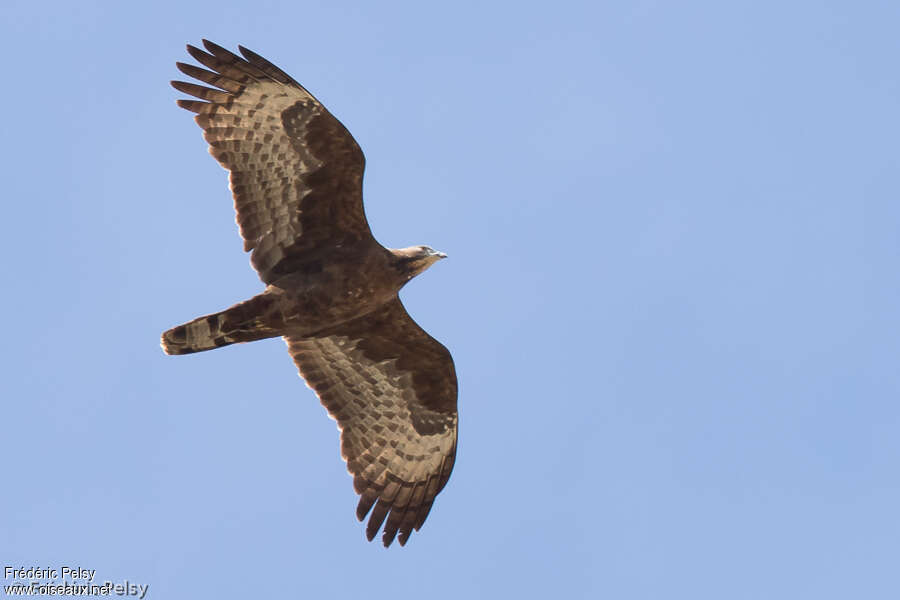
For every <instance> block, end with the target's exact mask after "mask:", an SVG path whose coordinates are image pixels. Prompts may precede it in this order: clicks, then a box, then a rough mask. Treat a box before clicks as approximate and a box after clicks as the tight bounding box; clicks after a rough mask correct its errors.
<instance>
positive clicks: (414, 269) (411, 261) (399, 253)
mask: <svg viewBox="0 0 900 600" xmlns="http://www.w3.org/2000/svg"><path fill="white" fill-rule="evenodd" d="M391 254H393V255H394V260H395V261H396V265H397V268H398V269H400V272H401V273H403V274H404V275H405V276H406V280H407V281H409V280H410V279H412V278H413V277H415V276H416V275H418V274H419V273H421V272H422V271H424V270H425V269H427V268H428V267H430V266H431V265H433V264H434V263H436V262H437V261H439V260H441V259H442V258H447V255H446V254H444V253H443V252H438V251H437V250H435V249H434V248H431V247H429V246H410V247H409V248H400V249H399V250H391Z"/></svg>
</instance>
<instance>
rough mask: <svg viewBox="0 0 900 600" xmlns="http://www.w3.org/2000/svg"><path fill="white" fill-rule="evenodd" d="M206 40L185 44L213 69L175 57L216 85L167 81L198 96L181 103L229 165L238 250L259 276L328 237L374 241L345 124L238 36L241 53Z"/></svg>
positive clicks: (329, 242) (284, 268) (298, 258)
mask: <svg viewBox="0 0 900 600" xmlns="http://www.w3.org/2000/svg"><path fill="white" fill-rule="evenodd" d="M203 45H204V46H205V47H206V50H207V51H208V52H204V51H203V50H200V49H199V48H195V47H194V46H188V47H187V49H188V52H189V53H190V55H191V56H193V57H194V58H195V59H196V60H197V61H198V62H200V63H201V64H203V65H204V66H206V67H209V68H210V69H212V70H211V71H208V70H206V69H201V68H199V67H195V66H193V65H188V64H184V63H177V66H178V68H179V69H180V70H181V71H182V72H183V73H185V74H186V75H189V76H191V77H193V78H195V79H198V80H200V81H202V82H204V83H207V84H209V85H211V86H214V87H205V86H201V85H196V84H194V83H186V82H184V81H173V82H172V86H173V87H175V89H177V90H179V91H181V92H184V93H186V94H189V95H191V96H195V97H197V98H200V99H201V100H202V101H200V100H179V101H178V105H179V106H181V107H182V108H185V109H187V110H190V111H192V112H195V113H197V117H196V121H197V124H198V125H200V127H201V128H203V132H204V137H205V138H206V141H207V142H209V146H210V148H209V151H210V154H212V155H213V156H214V157H215V158H216V160H218V161H219V163H221V165H222V166H223V167H225V168H226V169H228V170H229V171H231V191H232V193H233V194H234V207H235V210H236V211H237V218H236V220H237V223H238V227H239V228H240V232H241V236H242V237H243V238H244V250H245V251H250V250H252V251H253V253H252V254H251V257H250V262H251V263H252V264H253V267H254V268H255V269H256V270H257V272H258V273H259V276H260V278H261V279H262V280H263V281H264V282H265V283H272V282H273V281H275V280H276V279H278V278H279V277H281V276H283V275H285V274H287V273H290V272H292V271H293V270H294V268H295V267H296V265H297V264H298V262H302V261H303V260H304V259H306V258H308V257H309V255H310V252H314V251H316V250H317V249H321V248H323V247H325V246H334V245H339V244H350V243H353V242H356V241H359V240H370V241H371V242H372V243H377V242H375V240H374V238H373V237H372V233H371V231H370V230H369V225H368V223H367V221H366V215H365V212H364V211H363V204H362V178H363V169H364V168H365V158H364V157H363V153H362V150H360V148H359V145H358V144H357V143H356V141H355V140H354V139H353V136H351V135H350V132H349V131H347V129H346V128H345V127H344V126H343V125H341V123H340V121H338V120H337V119H335V118H334V117H333V116H332V115H331V113H329V112H328V110H326V109H325V107H324V106H322V104H320V103H319V101H318V100H316V99H315V98H314V97H313V96H312V94H310V93H309V92H307V91H306V90H305V89H304V88H303V87H302V86H301V85H300V84H299V83H297V82H296V81H294V80H293V79H291V77H289V76H288V75H287V74H286V73H285V72H284V71H282V70H281V69H279V68H278V67H276V66H275V65H273V64H272V63H270V62H269V61H267V60H266V59H264V58H262V57H261V56H259V55H257V54H255V53H254V52H252V51H250V50H247V49H246V48H244V47H242V46H239V48H240V52H241V54H243V58H242V57H240V56H237V55H236V54H233V53H232V52H229V51H228V50H226V49H225V48H222V47H221V46H218V45H216V44H213V43H212V42H208V41H206V40H204V41H203ZM214 88H218V89H214Z"/></svg>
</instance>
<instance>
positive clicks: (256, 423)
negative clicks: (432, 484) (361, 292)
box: [0, 1, 900, 600]
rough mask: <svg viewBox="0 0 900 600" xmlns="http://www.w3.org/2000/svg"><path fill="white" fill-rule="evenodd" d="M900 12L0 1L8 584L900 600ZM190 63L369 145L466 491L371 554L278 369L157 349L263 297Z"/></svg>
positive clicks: (344, 487) (306, 395) (335, 467)
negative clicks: (185, 73)
mask: <svg viewBox="0 0 900 600" xmlns="http://www.w3.org/2000/svg"><path fill="white" fill-rule="evenodd" d="M898 22H900V5H898V4H897V3H895V2H865V1H863V2H856V3H844V2H766V1H763V2H760V1H753V2H750V1H738V2H712V1H710V2H700V1H687V2H679V3H674V2H651V1H630V2H593V3H583V4H581V3H574V2H560V3H556V4H545V3H540V4H531V3H521V2H516V3H501V2H498V3H486V2H478V3H469V2H455V3H452V4H449V3H445V4H444V5H442V6H434V5H431V4H426V3H412V2H410V3H362V2H358V3H341V2H315V3H308V2H291V3H276V2H265V1H260V2H252V3H248V2H241V3H237V2H231V1H223V2H193V3H174V2H157V3H139V4H138V3H113V2H90V1H87V2H79V3H69V2H65V3H62V2H47V3H32V2H17V1H13V2H12V3H7V5H6V8H5V14H4V20H3V22H2V25H0V27H2V31H0V33H2V35H0V49H2V51H3V53H4V56H5V57H6V60H5V65H4V71H5V76H4V84H3V87H4V90H6V93H4V94H2V99H0V104H2V108H3V113H4V114H5V115H6V118H5V119H3V120H2V124H0V138H2V139H3V140H4V141H5V143H4V144H2V145H0V153H2V164H3V165H4V167H3V171H4V181H5V185H4V192H3V196H4V198H5V204H4V205H5V223H6V227H5V247H6V257H7V260H6V262H5V265H6V266H5V267H4V270H3V273H4V280H5V281H6V282H7V287H6V293H4V294H3V295H2V300H0V302H2V310H3V314H5V315H7V317H6V321H5V335H4V336H3V343H2V348H3V350H2V352H3V357H2V358H3V361H2V364H3V365H4V366H3V369H4V376H3V378H2V396H3V398H4V401H3V404H2V421H3V434H2V435H0V455H2V456H3V457H4V461H3V463H4V469H3V472H4V476H3V482H4V489H5V492H4V493H3V494H2V495H0V514H2V515H3V518H2V519H0V562H2V566H7V565H10V566H26V567H28V566H37V567H58V566H60V565H73V566H82V567H85V568H91V569H96V570H97V578H98V579H100V580H113V581H122V580H126V579H127V580H129V581H131V582H133V583H139V584H149V585H150V588H149V592H148V594H147V597H148V598H159V599H162V598H166V599H173V600H178V599H181V598H185V599H186V598H205V597H214V598H219V599H222V600H226V599H230V598H247V597H265V598H296V597H303V598H347V597H371V598H378V597H382V596H387V597H398V596H400V597H403V596H408V597H415V596H417V595H422V594H427V596H428V597H429V598H432V599H440V598H460V597H463V598H479V597H484V598H491V597H497V596H498V595H502V597H520V598H547V597H570V598H627V599H643V598H647V599H656V598H673V599H680V598H685V599H691V600H697V599H703V598H710V599H720V598H730V599H744V598H748V599H749V598H786V599H787V598H791V599H793V598H798V597H801V598H816V599H818V600H821V599H825V598H841V599H844V598H848V597H860V598H894V597H896V596H897V593H898V581H897V577H896V567H897V561H898V556H900V522H898V519H897V507H898V506H900V479H898V462H900V436H898V430H900V408H898V403H897V400H898V397H900V369H898V357H900V309H898V306H900V281H898V275H897V273H898V259H900V236H898V228H900V202H898V198H900V182H898V172H900V171H898V166H900V165H898V160H900V159H898V156H900V154H898V150H900V148H898V140H900V117H898V102H900V78H898V75H897V56H898V54H900V39H898V37H897V35H896V32H897V24H898ZM203 37H206V38H209V39H212V40H214V41H216V42H218V43H220V44H222V45H225V46H226V47H230V48H235V47H236V46H237V44H243V45H245V46H247V47H249V48H252V49H254V50H256V51H257V52H259V53H260V54H262V55H263V56H266V57H267V58H269V59H270V60H272V61H273V62H275V63H276V64H278V65H279V66H281V67H282V68H283V69H284V70H285V71H287V72H288V73H290V74H291V75H292V76H293V77H295V78H296V79H297V80H299V81H300V82H301V83H303V84H304V85H305V86H306V87H307V88H309V90H310V91H311V92H312V93H314V94H315V95H316V96H317V97H318V98H319V99H320V100H321V101H323V102H324V103H325V104H326V105H327V106H328V107H329V108H330V109H331V111H332V112H333V113H334V114H335V115H336V116H337V117H338V118H339V119H341V120H342V122H343V123H344V124H345V125H346V126H347V127H348V128H349V129H350V131H351V132H352V133H353V134H354V136H355V137H356V139H357V140H358V141H359V143H360V145H361V146H362V148H363V150H364V151H365V153H366V156H367V171H366V180H365V197H366V209H367V213H368V217H369V221H370V223H371V225H372V228H373V230H374V232H375V235H376V237H377V238H378V239H379V240H380V241H381V242H382V243H384V244H385V245H388V246H394V247H398V246H407V245H411V244H419V243H426V244H429V245H431V246H433V247H435V248H438V249H440V250H443V251H445V252H447V253H448V254H449V256H450V258H449V259H448V260H446V261H442V262H441V263H440V264H438V265H436V266H435V267H434V268H432V269H431V270H429V271H428V272H427V273H426V274H425V275H423V276H422V277H420V278H418V279H416V280H415V281H414V282H412V283H411V284H410V285H409V286H408V287H407V288H406V289H405V290H404V291H403V293H402V297H403V300H404V302H405V304H406V306H407V308H408V309H409V311H410V313H411V314H412V315H413V316H414V317H415V318H416V320H417V321H418V322H419V323H420V324H421V325H422V326H423V327H425V328H426V329H427V330H428V331H429V332H430V333H432V335H434V336H435V337H437V338H438V339H440V340H441V341H443V342H444V343H445V345H447V346H448V347H449V348H450V350H451V351H452V352H453V355H454V357H455V360H456V365H457V370H458V373H459V384H460V398H459V406H460V440H459V455H458V461H457V464H456V469H455V472H454V474H453V477H452V478H451V480H450V483H449V485H448V486H447V488H446V489H445V490H444V492H442V494H441V495H440V496H439V498H438V501H437V502H436V504H435V507H434V510H433V511H432V513H431V516H430V517H429V520H428V522H427V523H426V525H425V527H424V528H423V529H422V531H420V532H418V533H416V534H414V535H413V537H412V538H411V540H410V543H409V544H408V545H407V546H406V547H405V548H400V547H396V546H395V547H392V548H391V549H389V550H385V549H383V548H382V547H381V546H380V545H377V544H374V543H373V544H369V543H367V542H366V541H365V538H364V531H363V526H362V525H360V524H359V523H357V522H356V519H355V517H354V514H353V511H354V508H355V505H356V496H355V494H354V493H353V491H352V487H351V480H350V477H349V476H348V475H347V473H346V470H345V467H344V464H343V463H342V461H341V460H340V458H339V450H338V434H337V431H336V428H335V425H334V423H333V422H332V421H331V420H329V419H328V418H327V417H326V416H325V411H324V409H323V408H322V407H321V406H320V405H319V403H318V401H317V400H316V398H315V396H314V395H313V394H312V392H310V391H309V390H308V389H307V388H306V387H305V386H304V385H303V383H302V382H301V380H300V379H299V378H298V377H297V374H296V371H295V369H294V367H293V365H292V362H291V360H290V357H289V356H288V354H287V352H286V350H285V347H284V344H283V342H281V341H280V340H277V339H275V340H268V341H264V342H257V343H253V344H247V345H240V346H234V347H229V348H224V349H221V350H216V351H214V352H208V353H204V354H199V355H194V356H187V357H168V356H165V355H163V353H162V352H161V351H160V349H159V346H158V339H159V334H160V332H161V331H163V330H164V329H167V328H168V327H171V326H173V325H176V324H179V323H182V322H184V321H186V320H188V319H190V318H192V317H194V316H197V315H200V314H204V313H207V312H211V311H215V310H219V309H221V308H225V307H227V306H229V305H231V304H232V303H234V302H237V301H240V300H242V299H245V298H248V297H250V296H252V295H253V294H255V293H257V292H258V291H259V290H260V289H261V284H260V283H259V281H258V279H257V277H256V275H255V273H254V272H253V271H252V270H251V268H250V267H249V264H248V258H247V256H246V255H245V254H244V253H243V252H242V251H241V243H240V240H239V237H238V234H237V230H236V227H235V226H234V222H233V213H232V209H231V200H230V197H229V193H228V190H227V187H226V186H227V183H226V176H225V173H224V171H222V169H221V168H220V167H219V166H218V165H217V164H216V163H215V161H214V160H213V159H212V158H211V157H210V156H208V155H207V154H206V148H205V143H204V142H203V140H202V138H201V135H200V130H199V129H198V128H197V127H196V126H195V125H194V123H193V122H192V120H191V118H190V115H189V114H188V113H187V112H185V111H183V110H181V109H178V108H177V107H176V106H175V102H174V101H175V99H176V98H178V97H180V95H179V94H178V93H177V92H176V91H175V90H173V89H171V88H170V87H169V85H168V81H169V80H170V79H174V78H178V77H179V76H180V74H179V73H178V71H177V70H176V69H175V66H174V63H175V61H179V60H180V61H185V60H188V58H189V57H188V56H187V54H186V52H185V50H184V44H185V43H188V42H190V43H195V44H196V43H198V42H199V40H200V39H201V38H203Z"/></svg>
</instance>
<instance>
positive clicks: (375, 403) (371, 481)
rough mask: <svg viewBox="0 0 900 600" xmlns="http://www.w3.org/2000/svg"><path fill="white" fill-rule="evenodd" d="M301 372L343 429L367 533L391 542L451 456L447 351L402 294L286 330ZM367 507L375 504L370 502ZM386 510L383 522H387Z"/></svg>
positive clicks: (406, 531)
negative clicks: (353, 315)
mask: <svg viewBox="0 0 900 600" xmlns="http://www.w3.org/2000/svg"><path fill="white" fill-rule="evenodd" d="M285 341H286V342H287V345H288V350H289V351H290V353H291V356H292V357H293V358H294V362H295V363H296V364H297V367H298V368H299V370H300V375H301V376H302V377H303V378H304V379H305V380H306V382H307V384H308V385H309V386H310V387H311V388H312V389H313V390H315V392H316V394H317V395H318V396H319V399H320V400H321V401H322V404H324V405H325V408H326V409H328V412H329V414H330V415H331V416H332V417H333V418H334V419H335V420H337V423H338V428H339V429H340V430H341V454H342V455H343V457H344V459H345V460H346V461H347V469H348V470H349V471H350V473H351V474H352V475H353V486H354V488H355V489H356V492H357V493H358V494H360V495H361V498H360V501H359V506H358V508H357V511H356V514H357V517H358V518H359V519H360V520H363V519H364V518H365V517H366V514H368V513H369V511H370V510H371V511H372V514H371V516H370V517H369V523H368V526H367V528H366V535H367V537H368V538H369V539H370V540H371V539H372V538H373V537H374V536H375V534H376V533H377V532H378V530H379V529H380V528H381V525H382V523H384V536H383V542H384V545H385V546H389V545H390V544H391V542H392V541H393V540H394V537H395V536H396V535H397V533H398V532H399V538H398V540H399V542H400V544H401V545H403V544H405V543H406V540H407V539H408V538H409V535H410V534H411V533H412V530H413V529H416V530H418V529H419V528H420V527H421V526H422V524H423V523H424V522H425V518H426V517H427V516H428V512H429V511H430V510H431V505H432V503H433V502H434V498H435V496H436V495H437V494H438V492H440V491H441V489H442V488H443V487H444V484H446V483H447V479H449V477H450V471H451V470H452V469H453V462H454V459H455V457H456V434H457V422H458V418H457V412H456V394H457V388H456V371H455V369H454V367H453V359H452V358H451V356H450V352H448V351H447V349H446V348H445V347H444V346H443V345H442V344H441V343H440V342H438V341H437V340H435V339H434V338H432V337H431V336H430V335H428V334H427V333H426V332H425V331H424V330H423V329H422V328H421V327H419V326H418V325H417V324H416V323H415V321H413V320H412V318H410V316H409V315H408V314H407V312H406V310H405V309H404V308H403V305H402V304H401V303H400V299H399V298H395V299H394V300H392V301H391V302H389V303H388V304H387V305H385V306H383V307H382V308H380V309H378V310H376V311H375V312H374V313H371V314H369V315H366V316H364V317H361V318H359V319H355V320H353V321H350V322H348V323H344V324H341V325H339V326H337V327H333V328H330V329H328V330H325V331H323V332H321V333H320V334H317V335H316V336H314V337H309V338H306V337H293V336H285ZM373 506H374V508H373ZM385 518H387V521H386V522H385Z"/></svg>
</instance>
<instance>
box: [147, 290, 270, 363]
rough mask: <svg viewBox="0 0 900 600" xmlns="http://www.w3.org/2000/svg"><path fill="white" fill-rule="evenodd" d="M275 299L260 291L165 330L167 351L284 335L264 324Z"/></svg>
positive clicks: (190, 350) (187, 350) (198, 349)
mask: <svg viewBox="0 0 900 600" xmlns="http://www.w3.org/2000/svg"><path fill="white" fill-rule="evenodd" d="M271 301H272V299H271V298H270V297H267V296H266V295H265V294H260V295H259V296H256V297H254V298H251V299H250V300H247V301H245V302H241V303H240V304H235V305H234V306H232V307H231V308H228V309H226V310H223V311H222V312H217V313H214V314H211V315H206V316H203V317H197V318H196V319H194V320H193V321H189V322H187V323H185V324H184V325H179V326H178V327H173V328H172V329H170V330H168V331H166V332H165V333H163V334H162V341H161V343H160V345H161V346H162V349H163V351H164V352H165V353H166V354H192V353H194V352H203V351H204V350H212V349H213V348H220V347H222V346H228V345H229V344H235V343H237V342H252V341H254V340H261V339H264V338H269V337H275V336H278V335H281V334H280V333H279V332H278V331H277V330H275V329H272V328H271V327H267V326H266V325H265V324H264V320H263V315H264V313H265V309H266V308H267V307H268V306H269V305H270V304H271Z"/></svg>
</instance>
